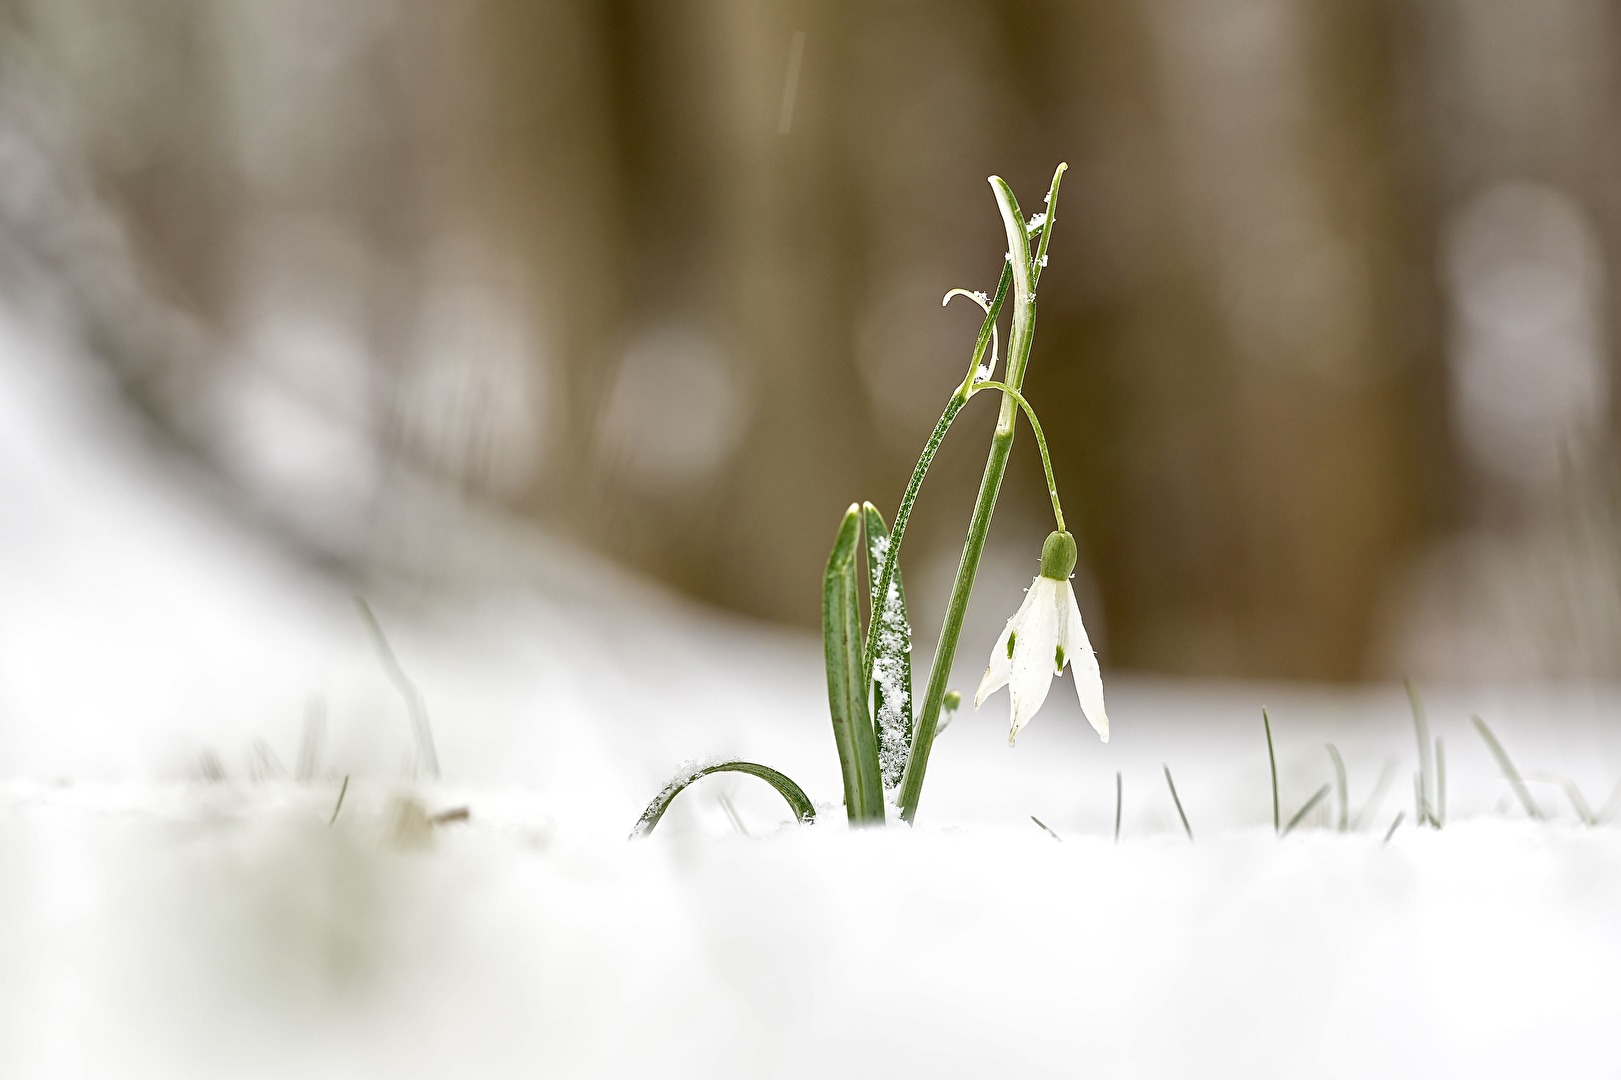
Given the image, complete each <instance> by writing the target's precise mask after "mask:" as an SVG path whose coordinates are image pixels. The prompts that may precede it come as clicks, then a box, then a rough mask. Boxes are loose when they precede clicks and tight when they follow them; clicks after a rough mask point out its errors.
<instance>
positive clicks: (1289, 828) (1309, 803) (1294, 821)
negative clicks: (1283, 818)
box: [1283, 784, 1333, 836]
mask: <svg viewBox="0 0 1621 1080" xmlns="http://www.w3.org/2000/svg"><path fill="white" fill-rule="evenodd" d="M1332 790H1333V785H1331V784H1324V785H1323V786H1322V787H1320V788H1318V789H1317V793H1316V794H1315V795H1313V796H1312V797H1311V798H1309V799H1307V800H1306V805H1305V806H1302V807H1301V808H1300V809H1299V810H1296V811H1295V816H1294V817H1292V818H1290V819H1289V824H1287V825H1285V826H1284V827H1283V835H1284V836H1288V835H1289V834H1290V833H1291V832H1293V831H1294V828H1295V826H1296V825H1299V824H1300V822H1301V820H1302V819H1303V818H1304V817H1305V816H1306V815H1307V814H1309V813H1311V809H1312V807H1314V806H1316V805H1317V804H1318V803H1320V802H1322V801H1323V799H1324V798H1325V797H1326V796H1327V795H1328V793H1329V792H1330V791H1332Z"/></svg>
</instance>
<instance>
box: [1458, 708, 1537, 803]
mask: <svg viewBox="0 0 1621 1080" xmlns="http://www.w3.org/2000/svg"><path fill="white" fill-rule="evenodd" d="M1469 719H1470V721H1472V722H1473V723H1474V725H1475V730H1476V731H1478V732H1480V737H1481V739H1483V740H1484V741H1485V743H1486V748H1487V749H1489V750H1490V751H1491V752H1492V757H1494V758H1496V759H1497V767H1498V768H1499V769H1501V770H1503V775H1504V776H1505V777H1507V778H1508V783H1509V787H1511V788H1513V789H1514V794H1515V795H1516V796H1517V797H1518V798H1519V800H1520V805H1521V806H1523V807H1525V812H1526V813H1527V814H1529V815H1530V816H1531V817H1532V818H1533V819H1534V820H1536V821H1546V820H1547V818H1546V817H1545V816H1544V815H1543V813H1542V807H1540V806H1538V805H1537V804H1536V800H1535V799H1533V798H1531V789H1530V788H1528V787H1526V786H1525V780H1524V779H1523V778H1522V777H1521V776H1520V770H1518V769H1516V768H1515V767H1514V762H1513V761H1512V760H1510V759H1509V756H1508V751H1507V750H1504V749H1503V744H1502V743H1500V742H1498V741H1497V736H1496V735H1494V734H1492V729H1491V728H1489V727H1487V726H1486V721H1484V720H1482V719H1481V718H1480V717H1478V716H1471V717H1470V718H1469Z"/></svg>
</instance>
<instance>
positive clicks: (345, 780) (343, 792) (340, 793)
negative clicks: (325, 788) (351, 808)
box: [326, 774, 349, 825]
mask: <svg viewBox="0 0 1621 1080" xmlns="http://www.w3.org/2000/svg"><path fill="white" fill-rule="evenodd" d="M347 794H349V777H348V775H347V774H345V775H344V778H343V786H342V787H340V788H339V789H338V802H337V805H335V806H334V807H333V808H332V816H331V817H330V818H328V819H327V822H326V823H327V824H328V825H332V824H334V823H335V822H336V821H337V820H338V811H339V810H342V809H343V797H344V796H345V795H347Z"/></svg>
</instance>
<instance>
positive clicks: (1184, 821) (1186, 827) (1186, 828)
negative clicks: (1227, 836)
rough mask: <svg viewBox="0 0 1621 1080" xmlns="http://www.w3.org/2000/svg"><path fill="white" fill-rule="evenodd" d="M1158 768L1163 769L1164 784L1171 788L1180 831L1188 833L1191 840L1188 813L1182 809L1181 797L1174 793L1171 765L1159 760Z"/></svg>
mask: <svg viewBox="0 0 1621 1080" xmlns="http://www.w3.org/2000/svg"><path fill="white" fill-rule="evenodd" d="M1160 768H1162V769H1164V770H1165V786H1166V787H1168V788H1170V789H1171V801H1172V802H1173V803H1175V804H1176V816H1177V817H1179V818H1181V819H1182V831H1183V832H1185V833H1187V834H1188V839H1189V840H1192V839H1193V826H1192V825H1189V824H1188V815H1187V813H1186V811H1184V810H1183V809H1182V798H1181V796H1179V795H1177V793H1176V781H1175V780H1172V779H1171V767H1170V766H1169V765H1167V764H1165V763H1164V762H1161V763H1160Z"/></svg>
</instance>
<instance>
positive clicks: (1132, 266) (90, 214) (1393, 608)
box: [0, 0, 1621, 680]
mask: <svg viewBox="0 0 1621 1080" xmlns="http://www.w3.org/2000/svg"><path fill="white" fill-rule="evenodd" d="M1618 57H1621V9H1617V8H1616V7H1615V6H1614V5H1613V4H1611V3H1608V2H1607V0H1539V2H1537V3H1527V2H1524V0H1379V2H1369V3H1335V4H1326V3H1317V2H1313V0H1212V2H1207V3H1199V4H1188V3H1179V2H1173V0H1147V2H1142V3H1131V4H1127V3H1108V4H1105V3H1096V4H1067V3H1034V2H1011V3H996V4H990V3H966V2H964V3H951V2H931V3H922V2H913V3H903V2H883V3H880V2H865V3H855V2H848V3H845V2H832V0H799V2H777V0H692V2H674V3H672V2H668V0H536V2H533V3H499V2H495V0H138V2H137V0H0V296H3V298H4V300H5V303H6V305H7V306H8V307H9V308H11V309H12V311H13V312H14V313H24V314H26V315H28V316H29V317H36V318H44V317H46V316H47V315H48V316H49V317H51V318H54V319H57V320H58V321H60V322H61V323H62V324H64V325H67V326H70V327H71V328H72V332H73V334H74V335H75V337H76V340H78V341H80V342H82V344H83V346H84V353H83V355H84V357H85V358H86V359H85V361H84V362H85V363H88V364H92V365H94V366H95V368H96V375H95V377H97V378H103V377H104V378H106V379H107V380H109V382H110V385H111V386H112V387H113V388H114V389H115V393H116V397H117V400H118V401H119V403H120V407H121V408H122V409H124V410H126V411H127V414H128V415H129V416H130V417H132V418H135V420H136V421H138V423H139V425H140V429H141V430H142V432H143V433H144V437H145V438H146V439H147V440H149V441H150V443H151V444H152V445H153V446H154V447H156V448H157V449H158V450H159V451H161V453H162V454H163V455H164V456H165V460H167V461H168V462H170V463H171V465H172V468H173V470H174V472H175V473H176V475H180V476H184V477H186V478H187V482H188V483H191V484H194V485H195V486H196V487H197V489H198V490H200V491H203V492H205V493H206V494H207V496H208V498H209V499H210V500H211V501H212V503H213V504H214V505H215V506H217V508H218V510H219V512H220V513H221V514H225V515H229V516H231V517H232V518H234V519H236V520H238V521H240V522H242V523H244V524H245V525H246V526H248V527H250V528H251V529H252V530H254V531H255V533H256V534H259V535H262V536H263V537H265V538H266V539H267V541H268V542H271V543H273V544H274V545H276V546H278V547H280V548H281V549H283V550H285V551H286V552H289V553H292V554H293V555H295V556H296V557H297V558H298V559H299V560H301V561H303V562H304V563H306V564H307V565H308V566H310V567H312V568H315V569H316V570H318V571H319V572H320V573H322V574H327V575H331V576H332V577H334V578H336V579H338V580H340V581H343V582H346V583H359V582H366V581H376V580H387V581H390V582H394V583H404V584H405V585H407V586H408V587H410V588H412V589H420V590H422V591H423V592H424V593H425V594H428V595H431V594H432V593H433V592H434V590H437V589H448V588H454V587H456V582H457V581H458V580H459V577H458V575H459V574H463V573H465V572H467V570H468V568H469V567H470V566H476V569H477V571H478V572H479V573H481V574H484V575H486V576H491V575H494V576H498V575H499V573H500V571H501V567H500V566H499V565H488V563H489V559H488V557H487V555H486V554H482V552H484V551H485V549H482V548H480V547H478V546H477V545H475V544H473V543H472V542H471V541H470V540H468V539H467V537H466V536H464V535H463V533H462V531H461V526H460V524H459V523H460V522H461V521H462V520H463V518H462V517H460V516H458V513H457V512H456V511H455V509H454V508H457V507H461V508H466V509H467V510H468V512H469V513H477V514H487V513H489V512H492V511H493V512H497V513H499V514H500V515H502V516H503V517H507V518H515V519H519V520H521V521H526V522H533V523H535V524H536V525H537V526H538V527H539V529H540V530H541V531H542V533H543V534H549V535H550V536H551V537H553V538H556V540H557V541H558V542H559V543H562V544H565V545H571V546H576V547H578V548H584V549H587V550H590V551H594V552H600V553H602V554H604V555H606V556H608V557H609V558H611V559H612V560H614V561H617V562H619V563H621V564H624V565H627V566H629V567H633V568H635V569H636V570H638V571H639V572H642V573H645V574H647V575H650V576H652V577H653V578H656V579H659V580H662V581H664V582H667V583H668V584H669V585H671V586H673V587H674V588H675V589H677V590H679V591H680V592H682V593H684V594H686V595H688V596H691V597H693V598H696V599H697V600H699V601H701V602H703V603H705V604H708V605H712V606H714V607H715V608H717V609H722V610H729V611H732V612H737V613H741V614H743V615H745V616H749V617H753V618H756V619H760V620H768V621H771V622H776V623H782V624H788V625H791V626H798V627H811V626H814V625H815V620H816V619H817V617H818V611H819V608H818V590H819V583H820V572H821V567H822V564H823V561H824V560H825V558H826V555H827V549H828V546H829V544H830V543H831V540H832V536H833V532H834V530H835V527H836V525H837V522H838V519H839V516H840V514H841V512H842V511H843V509H844V507H845V506H846V505H848V504H849V503H850V502H851V501H853V500H857V499H861V498H870V499H872V500H873V501H874V502H876V503H877V504H878V505H879V506H880V507H881V508H882V509H883V510H884V511H885V513H886V514H893V512H894V508H895V504H896V502H897V501H898V498H899V495H900V493H901V490H902V488H903V487H904V484H905V481H906V477H907V475H908V473H909V471H910V469H911V467H912V464H913V463H914V461H915V460H916V455H917V453H918V452H919V450H920V449H921V447H922V444H923V442H924V439H925V438H926V436H927V434H928V432H929V430H930V428H931V427H932V425H933V423H934V420H935V418H936V417H937V416H938V414H939V411H940V409H941V408H942V407H943V405H944V403H945V401H946V398H947V396H948V395H949V394H950V392H951V391H952V390H953V388H954V387H955V385H956V383H957V382H958V381H959V380H960V378H961V376H962V373H963V370H964V368H965V365H966V362H967V359H968V356H969V353H970V350H971V348H972V344H973V338H974V333H975V330H976V329H977V326H978V318H977V313H976V312H975V311H974V310H973V309H972V307H971V306H970V305H967V304H961V305H953V306H952V307H950V308H947V309H945V310H942V309H941V305H940V297H941V296H942V294H943V293H944V292H945V291H946V290H947V289H949V288H952V287H955V286H962V287H967V288H975V289H983V290H987V291H988V290H990V289H991V288H992V287H993V286H994V284H995V281H996V276H997V274H998V273H999V271H1000V267H1001V264H1002V252H1003V248H1002V245H1003V233H1002V228H1001V224H1000V222H999V220H998V217H997V214H996V210H995V204H994V202H993V200H992V198H991V194H990V190H989V188H988V187H987V185H986V183H985V177H986V176H987V175H988V174H990V173H993V172H994V173H998V174H1000V175H1002V176H1005V177H1006V178H1007V179H1008V180H1009V181H1010V182H1011V183H1012V184H1013V186H1014V188H1015V190H1016V191H1017V192H1018V193H1019V195H1020V197H1021V199H1022V200H1023V203H1024V205H1025V207H1026V209H1027V211H1028V210H1030V209H1032V208H1036V207H1039V200H1040V197H1041V194H1042V193H1043V192H1044V190H1045V187H1046V184H1047V181H1048V179H1049V177H1050V176H1051V172H1052V169H1053V167H1054V165H1055V164H1056V163H1057V162H1059V161H1060V160H1063V161H1067V162H1068V163H1069V165H1070V171H1069V173H1068V175H1067V178H1066V180H1065V183H1064V188H1063V194H1062V199H1061V206H1060V213H1059V221H1058V226H1057V229H1056V231H1055V234H1054V238H1053V241H1052V248H1051V264H1050V268H1049V269H1048V270H1047V271H1046V273H1045V275H1044V277H1043V279H1042V290H1041V308H1040V323H1039V327H1038V334H1037V337H1036V345H1035V350H1034V354H1033V357H1032V360H1031V364H1030V372H1029V376H1028V380H1027V383H1026V390H1027V392H1028V393H1029V395H1030V397H1031V399H1032V400H1033V402H1034V403H1035V405H1036V407H1037V409H1038V410H1039V411H1040V413H1041V415H1042V417H1043V421H1044V424H1045V426H1046V428H1047V430H1048V432H1049V433H1050V436H1051V438H1052V440H1053V450H1054V454H1055V467H1056V469H1057V472H1058V479H1059V484H1060V488H1061V490H1062V492H1063V494H1064V497H1065V505H1066V508H1067V509H1068V510H1069V516H1071V517H1072V518H1073V520H1074V524H1073V525H1072V528H1075V529H1076V532H1077V533H1078V535H1079V538H1080V541H1081V547H1082V563H1083V565H1082V568H1081V572H1080V578H1079V579H1078V580H1079V582H1080V584H1081V586H1082V590H1083V593H1084V595H1083V599H1082V606H1083V610H1085V611H1086V613H1087V620H1088V624H1089V626H1092V627H1093V631H1094V633H1093V636H1094V640H1095V641H1097V642H1098V644H1099V650H1100V653H1101V654H1102V657H1103V661H1104V664H1105V667H1106V668H1109V669H1114V670H1122V669H1123V670H1135V671H1143V672H1156V673H1171V674H1185V675H1199V676H1252V677H1269V678H1300V679H1330V680H1348V679H1361V678H1375V677H1385V676H1389V675H1399V674H1409V673H1411V674H1415V675H1420V676H1426V677H1448V678H1476V677H1488V676H1489V677H1512V676H1528V677H1530V676H1539V677H1543V676H1555V677H1558V676H1606V675H1615V674H1621V568H1618V563H1617V553H1618V552H1621V547H1618V546H1617V539H1618V537H1617V533H1616V529H1615V528H1614V526H1613V524H1612V522H1613V521H1614V518H1615V509H1616V507H1615V502H1614V499H1613V493H1614V491H1615V483H1614V480H1615V476H1616V472H1615V461H1616V448H1617V431H1616V425H1615V422H1614V417H1615V415H1616V405H1617V400H1618V394H1621V390H1618V380H1617V379H1616V378H1615V374H1616V372H1617V370H1618V367H1617V365H1618V353H1617V345H1616V342H1617V330H1618V329H1621V324H1618V315H1621V289H1618V285H1617V273H1616V267H1617V257H1618V252H1621V184H1618V181H1617V177H1618V176H1621V171H1618V166H1621V128H1618V127H1617V125H1616V124H1615V122H1614V117H1615V115H1616V114H1617V110H1618V107H1621V74H1618V70H1617V60H1618ZM46 362H47V361H45V360H43V359H41V360H40V361H39V363H46ZM49 362H52V363H55V362H58V361H55V360H52V361H49ZM62 362H65V361H62ZM3 392H4V390H3V388H0V393H3ZM994 411H995V409H994V406H993V405H991V404H989V403H983V402H978V403H976V404H975V405H974V406H973V407H971V408H970V409H969V410H968V411H967V412H966V413H965V414H964V417H963V418H962V419H961V420H960V421H959V422H958V425H957V427H956V428H955V429H954V431H953V435H952V437H951V440H950V441H949V442H948V443H947V446H946V448H945V450H944V451H943V452H942V454H941V456H940V458H939V459H938V462H937V464H936V467H935V470H934V471H933V472H932V473H931V474H930V476H929V480H928V483H927V484H926V485H925V488H924V493H923V498H922V500H921V501H920V503H919V508H918V511H917V515H916V517H915V518H914V524H913V531H912V532H910V533H909V534H908V544H907V552H906V556H905V560H906V568H907V574H908V578H909V582H908V584H909V591H910V593H911V596H912V600H913V605H914V609H915V611H916V621H917V623H918V631H919V636H920V638H921V639H924V640H932V638H933V635H934V631H935V628H936V627H937V626H938V624H939V619H940V617H941V614H942V610H943V599H944V597H943V594H944V591H945V589H946V587H947V583H948V582H949V579H950V576H951V574H952V572H953V570H954V568H955V563H956V559H957V555H958V552H959V550H960V545H961V541H962V533H963V530H964V528H965V526H966V522H967V516H968V512H969V508H970V505H971V502H972V498H973V492H974V490H975V488H976V486H977V483H978V478H979V474H980V471H981V469H982V467H983V460H984V453H985V450H986V445H987V442H988V435H989V430H990V426H991V423H992V421H991V415H992V413H994ZM60 497H61V498H62V499H64V500H71V499H72V498H73V497H74V492H72V491H64V492H61V493H60ZM447 507H450V508H452V509H451V510H447V509H446V508H447ZM5 513H6V511H5V510H4V509H0V515H3V514H5ZM1049 521H1050V517H1049V509H1048V507H1047V504H1046V500H1045V493H1044V491H1043V484H1042V481H1041V473H1040V467H1039V463H1038V461H1037V458H1036V456H1035V453H1034V449H1033V446H1032V444H1031V440H1030V439H1029V438H1028V435H1027V434H1026V435H1022V436H1021V439H1020V444H1019V446H1018V447H1017V449H1016V452H1015V458H1014V462H1013V466H1012V468H1011V470H1010V472H1009V477H1008V481H1007V483H1006V484H1005V485H1004V488H1003V500H1002V509H1001V511H1000V512H999V514H998V517H997V521H996V526H995V528H994V530H993V533H992V540H991V545H990V548H989V551H988V558H987V562H986V564H985V567H984V569H983V570H982V573H981V579H980V580H981V584H980V587H979V589H978V591H977V593H976V597H977V602H976V605H975V607H976V609H978V616H979V617H982V618H983V619H984V620H986V621H987V622H988V623H990V622H994V623H997V624H999V623H1000V621H1001V619H1003V618H1005V616H1006V614H1007V613H1008V612H1010V611H1011V610H1012V608H1013V602H1014V600H1016V598H1017V595H1018V593H1017V589H1018V588H1021V587H1022V586H1023V585H1025V584H1027V583H1028V580H1029V577H1030V576H1031V575H1032V574H1033V573H1034V572H1035V569H1036V563H1037V557H1038V552H1039V544H1040V540H1041V537H1042V536H1043V535H1044V534H1045V532H1046V531H1047V529H1048V528H1050V525H1049ZM993 593H994V594H995V595H994V596H993ZM995 597H1001V599H1000V600H997V599H996V598H995ZM992 609H994V610H992ZM991 632H992V633H994V628H993V629H992V630H991Z"/></svg>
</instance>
